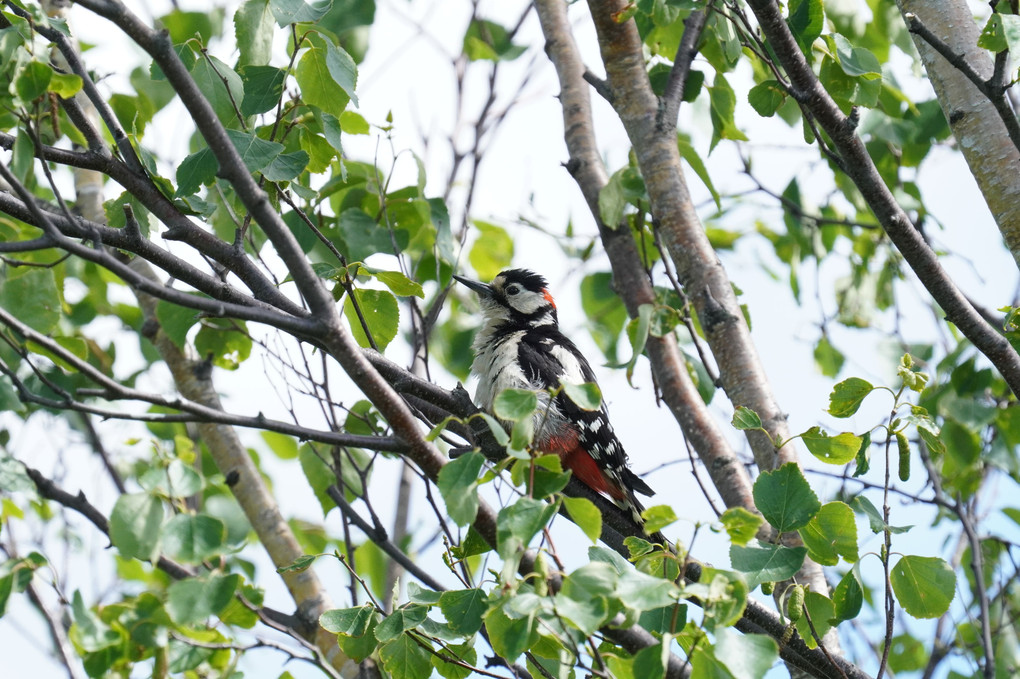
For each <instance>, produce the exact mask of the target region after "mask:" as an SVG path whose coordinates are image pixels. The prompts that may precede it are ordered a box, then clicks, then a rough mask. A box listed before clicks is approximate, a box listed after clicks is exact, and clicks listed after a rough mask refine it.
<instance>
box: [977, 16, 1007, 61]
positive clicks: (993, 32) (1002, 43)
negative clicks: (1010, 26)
mask: <svg viewBox="0 0 1020 679" xmlns="http://www.w3.org/2000/svg"><path fill="white" fill-rule="evenodd" d="M977 44H978V47H981V48H983V49H986V50H990V51H992V52H1002V51H1003V50H1005V49H1007V48H1008V44H1007V43H1006V34H1005V31H1004V30H1003V27H1002V15H1001V14H999V13H998V12H995V13H993V14H992V16H990V17H988V23H986V24H985V27H984V28H983V29H982V30H981V35H980V36H979V37H978V42H977Z"/></svg>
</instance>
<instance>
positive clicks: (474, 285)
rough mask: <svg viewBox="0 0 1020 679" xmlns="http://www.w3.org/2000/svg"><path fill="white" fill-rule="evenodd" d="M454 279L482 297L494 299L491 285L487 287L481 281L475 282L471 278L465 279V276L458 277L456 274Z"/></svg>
mask: <svg viewBox="0 0 1020 679" xmlns="http://www.w3.org/2000/svg"><path fill="white" fill-rule="evenodd" d="M453 278H454V279H455V280H456V281H457V282H458V283H463V284H464V285H466V286H467V287H469V288H471V289H472V290H474V291H475V292H476V293H478V295H479V296H481V297H492V286H491V285H486V284H485V283H480V282H479V281H473V280H471V279H470V278H464V277H463V276H458V275H456V274H454V276H453Z"/></svg>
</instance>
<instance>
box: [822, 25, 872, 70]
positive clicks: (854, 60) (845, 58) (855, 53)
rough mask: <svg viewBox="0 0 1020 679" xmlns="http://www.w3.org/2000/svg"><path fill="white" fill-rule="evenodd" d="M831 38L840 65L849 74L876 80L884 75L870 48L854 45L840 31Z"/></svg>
mask: <svg viewBox="0 0 1020 679" xmlns="http://www.w3.org/2000/svg"><path fill="white" fill-rule="evenodd" d="M827 37H830V36H827ZM831 39H832V41H833V43H834V45H835V47H836V56H837V57H838V58H839V65H840V67H841V68H842V69H843V72H844V73H846V74H847V75H848V76H851V77H855V78H856V77H860V78H864V79H865V80H876V79H879V78H881V77H882V65H881V64H879V63H878V59H877V58H875V55H874V54H872V53H871V52H870V51H869V50H866V49H864V48H863V47H854V46H853V45H851V44H850V41H849V40H847V39H846V38H845V37H843V36H842V35H840V34H839V33H834V34H833V35H832V36H831Z"/></svg>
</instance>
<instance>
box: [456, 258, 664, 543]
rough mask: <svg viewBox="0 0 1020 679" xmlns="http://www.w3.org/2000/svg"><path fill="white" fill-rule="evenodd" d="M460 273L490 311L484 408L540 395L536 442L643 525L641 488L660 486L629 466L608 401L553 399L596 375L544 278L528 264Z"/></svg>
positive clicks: (480, 337)
mask: <svg viewBox="0 0 1020 679" xmlns="http://www.w3.org/2000/svg"><path fill="white" fill-rule="evenodd" d="M454 278H456V279H457V280H458V281H460V282H461V283H463V284H464V285H466V286H467V287H469V288H470V289H472V290H473V291H475V292H476V293H477V294H478V297H479V301H480V304H481V309H482V314H483V316H484V322H483V325H482V327H481V328H480V329H479V331H478V333H477V334H476V335H475V339H474V343H473V345H472V347H473V349H474V351H475V359H474V362H473V363H472V366H471V370H472V372H474V373H475V374H476V375H478V378H479V382H478V390H477V392H476V394H475V401H476V402H477V403H478V405H479V406H480V407H481V408H483V409H485V410H487V411H490V412H491V411H492V404H493V400H494V399H495V398H496V396H497V395H498V394H499V393H500V392H502V391H503V390H504V389H509V388H516V389H531V390H534V391H536V392H538V395H539V399H540V407H539V409H538V410H537V411H536V413H535V415H534V424H535V438H534V445H535V447H536V448H537V449H539V450H541V451H542V452H544V453H546V454H557V455H559V456H560V459H561V460H562V462H563V466H564V467H565V468H567V469H570V470H571V471H572V472H573V474H574V476H576V477H577V478H578V479H579V480H580V481H582V482H583V483H584V484H585V485H587V486H588V487H590V488H592V489H593V490H595V491H597V492H600V493H603V494H604V495H606V496H608V497H609V498H611V499H612V500H613V501H614V502H615V503H616V504H617V505H618V506H620V507H621V508H623V509H626V510H628V511H630V513H631V515H632V517H633V519H634V521H635V523H637V524H638V525H642V523H643V521H642V519H641V512H642V510H643V508H642V506H641V503H640V502H638V500H637V498H636V497H635V493H641V494H642V495H653V494H654V491H652V489H651V488H649V486H648V484H646V483H645V482H644V481H643V480H642V479H641V478H640V477H638V476H637V475H636V474H635V473H634V472H633V471H631V470H630V468H629V467H628V464H627V454H626V453H625V452H624V450H623V445H622V444H621V443H620V440H619V439H618V438H617V437H616V433H615V432H614V431H613V425H612V424H610V422H609V411H608V409H607V408H606V404H605V402H604V401H603V403H602V405H601V407H600V408H599V409H598V410H593V411H589V410H583V409H581V408H580V407H578V406H577V405H576V404H575V403H574V402H573V401H571V400H570V399H569V398H568V397H567V396H566V395H565V394H563V393H562V391H561V392H560V393H559V394H558V395H557V396H555V397H553V399H552V403H550V402H549V399H550V395H549V392H548V390H549V389H556V388H557V387H559V386H560V385H561V384H565V383H569V384H582V383H584V382H595V381H596V380H595V373H594V372H592V369H591V366H590V365H588V361H587V360H585V358H584V356H583V355H582V354H581V352H580V351H579V350H578V348H577V347H576V346H575V345H574V343H573V342H571V341H570V340H569V339H568V338H567V337H566V336H565V335H563V333H561V332H560V330H559V322H558V319H557V315H556V304H555V302H554V301H553V297H552V295H551V294H550V293H549V290H548V287H547V284H546V280H545V278H543V277H542V276H540V275H539V274H536V273H533V272H531V271H528V270H526V269H509V270H507V271H503V272H502V273H500V274H499V275H497V276H496V277H495V278H494V279H493V280H492V283H490V284H488V285H486V284H485V283H479V282H477V281H472V280H469V279H466V278H462V277H460V276H455V277H454Z"/></svg>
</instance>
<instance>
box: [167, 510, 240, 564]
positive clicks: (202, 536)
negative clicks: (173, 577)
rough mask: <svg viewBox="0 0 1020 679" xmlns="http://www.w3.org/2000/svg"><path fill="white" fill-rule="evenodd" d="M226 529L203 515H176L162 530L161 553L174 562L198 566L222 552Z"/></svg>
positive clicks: (221, 524) (220, 522)
mask: <svg viewBox="0 0 1020 679" xmlns="http://www.w3.org/2000/svg"><path fill="white" fill-rule="evenodd" d="M226 538H227V527H226V526H225V525H224V524H223V522H222V521H220V520H219V519H217V518H214V517H212V516H208V515H206V514H198V515H195V514H178V515H177V516H175V517H173V518H172V519H170V520H169V521H168V522H167V524H166V527H165V528H164V529H163V551H164V552H165V553H166V555H167V556H169V557H170V558H172V559H174V560H175V561H182V562H184V563H202V562H203V561H205V560H206V559H209V558H211V557H213V556H216V555H217V554H220V553H221V552H222V551H223V548H224V542H225V540H226Z"/></svg>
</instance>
